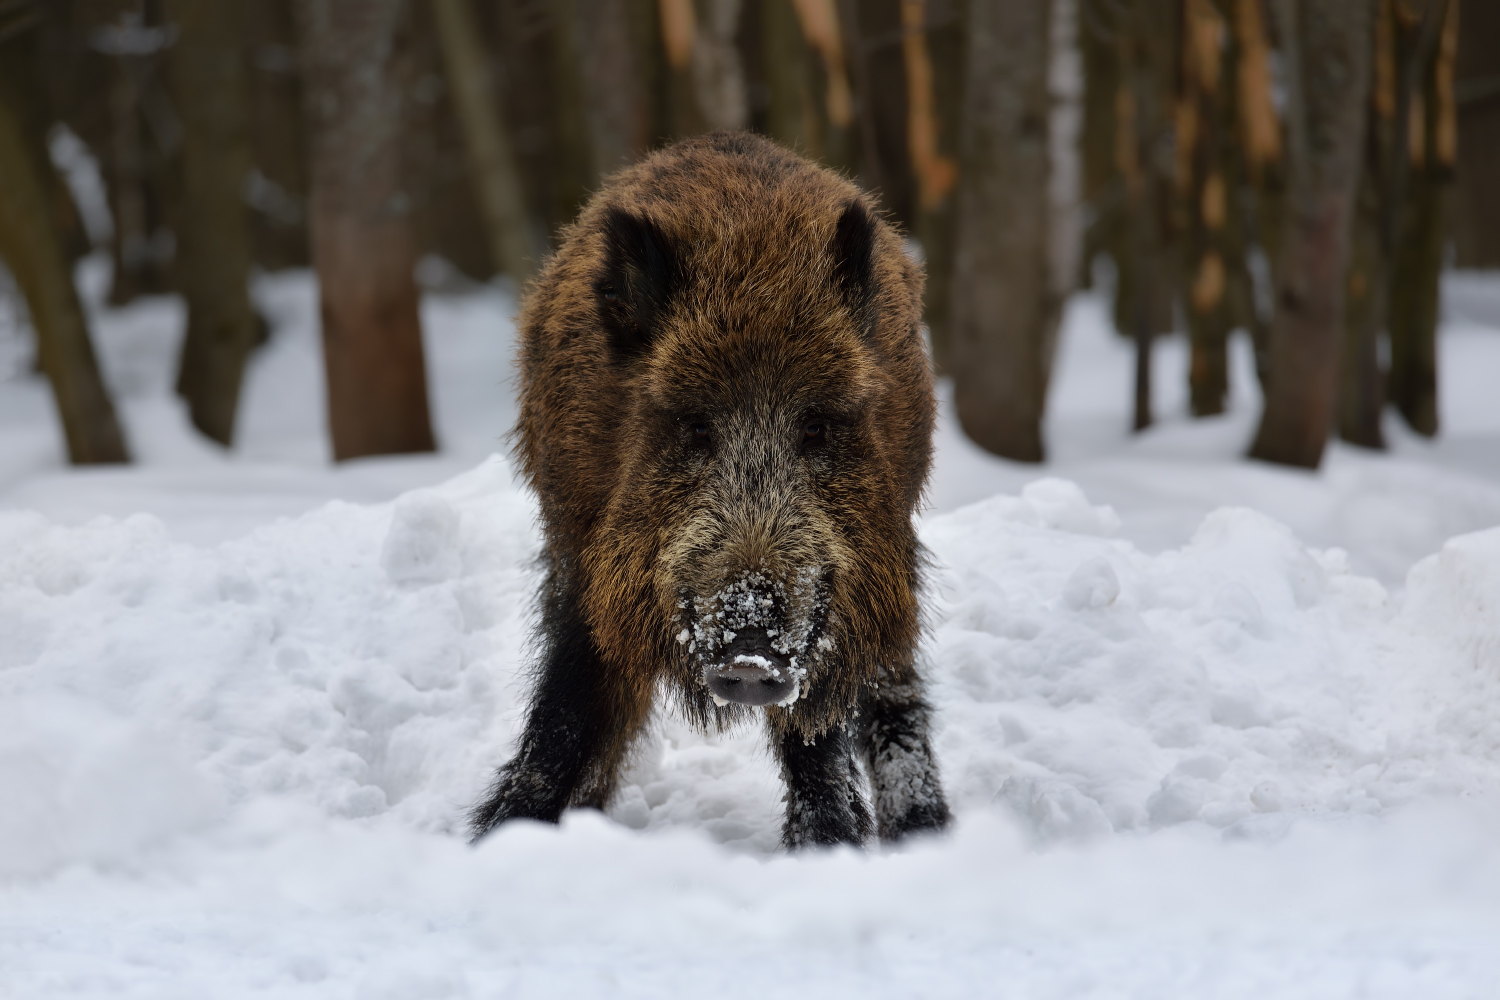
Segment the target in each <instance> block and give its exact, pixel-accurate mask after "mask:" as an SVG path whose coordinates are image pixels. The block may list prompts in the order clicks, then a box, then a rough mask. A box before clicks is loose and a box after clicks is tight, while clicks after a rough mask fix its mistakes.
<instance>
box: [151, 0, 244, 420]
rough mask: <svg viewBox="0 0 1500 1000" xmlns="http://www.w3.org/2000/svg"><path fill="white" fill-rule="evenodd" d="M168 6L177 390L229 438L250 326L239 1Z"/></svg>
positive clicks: (195, 415) (196, 0) (179, 0)
mask: <svg viewBox="0 0 1500 1000" xmlns="http://www.w3.org/2000/svg"><path fill="white" fill-rule="evenodd" d="M167 15H168V17H169V18H170V19H171V20H172V21H173V22H174V23H175V25H176V27H177V30H178V36H177V43H176V44H175V45H174V46H173V48H172V50H171V52H170V54H169V61H168V67H169V70H170V73H171V82H172V89H173V92H174V97H175V98H176V104H177V108H178V114H179V115H180V117H181V119H182V132H183V140H182V170H181V177H182V193H181V211H180V212H179V216H180V217H179V219H178V224H177V240H178V243H179V246H180V248H181V249H180V253H179V262H178V269H177V277H178V285H179V288H180V290H181V292H182V294H183V297H184V298H185V299H186V301H187V312H188V322H187V334H186V336H185V337H184V338H183V343H182V355H181V358H180V361H179V367H178V374H177V391H178V393H179V394H181V395H182V396H183V398H184V399H186V400H187V404H188V412H189V413H190V415H191V416H192V420H193V425H194V426H196V427H197V428H198V429H199V430H200V431H202V432H203V433H204V434H206V435H208V436H209V437H211V438H213V439H214V440H215V441H218V442H219V443H220V444H223V445H228V444H230V443H232V442H233V440H234V417H235V411H236V408H237V407H238V404H239V396H240V384H241V380H242V378H243V376H244V371H245V362H246V360H247V359H248V358H249V356H250V351H251V350H252V349H253V348H254V346H255V341H256V337H257V334H258V322H257V319H256V316H255V312H254V310H253V309H252V308H251V306H250V295H249V290H248V289H247V287H246V282H247V281H248V280H249V277H250V256H251V252H250V231H249V219H248V218H247V217H246V212H245V201H244V191H245V182H246V181H247V180H248V179H249V173H250V148H249V136H248V131H247V110H248V109H247V103H248V102H247V93H246V79H245V75H246V74H245V58H244V56H245V53H244V50H243V47H242V46H241V44H240V36H241V29H242V27H243V24H242V11H241V7H240V3H239V2H238V0H170V2H169V3H168V5H167Z"/></svg>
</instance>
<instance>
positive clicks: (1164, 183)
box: [1114, 0, 1177, 431]
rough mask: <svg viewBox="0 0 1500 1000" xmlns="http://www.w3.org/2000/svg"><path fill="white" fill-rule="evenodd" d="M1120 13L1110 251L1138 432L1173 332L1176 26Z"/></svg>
mask: <svg viewBox="0 0 1500 1000" xmlns="http://www.w3.org/2000/svg"><path fill="white" fill-rule="evenodd" d="M1119 11H1120V13H1119V14H1118V15H1117V22H1116V25H1115V35H1116V52H1117V55H1116V59H1117V61H1118V65H1119V70H1120V90H1119V92H1118V94H1117V95H1116V104H1115V112H1116V116H1117V118H1118V121H1117V122H1116V125H1115V167H1116V169H1117V170H1118V171H1119V174H1120V178H1121V182H1122V189H1123V190H1122V195H1123V198H1122V201H1123V206H1122V207H1123V218H1122V220H1121V224H1120V226H1119V231H1118V242H1117V243H1116V245H1115V250H1114V258H1115V269H1116V287H1115V325H1116V328H1117V329H1119V330H1120V331H1122V332H1128V333H1129V334H1130V335H1131V336H1132V337H1133V338H1134V340H1135V344H1136V362H1135V413H1134V417H1133V420H1132V427H1133V428H1134V429H1135V430H1137V431H1140V430H1144V429H1145V428H1147V427H1149V426H1150V425H1151V422H1152V403H1151V351H1152V344H1153V341H1154V340H1155V338H1156V335H1157V334H1160V333H1168V332H1170V331H1171V330H1172V329H1173V327H1174V325H1175V324H1174V322H1173V316H1172V307H1173V303H1174V302H1175V300H1176V297H1177V296H1176V286H1177V282H1176V280H1175V278H1176V268H1174V267H1172V266H1171V261H1172V255H1173V247H1172V243H1173V232H1172V228H1171V213H1170V211H1169V206H1170V204H1171V189H1172V165H1171V164H1170V163H1169V162H1166V161H1165V160H1164V158H1163V156H1162V150H1163V149H1165V148H1167V143H1166V142H1165V140H1166V139H1167V138H1168V137H1169V136H1170V132H1171V122H1170V105H1171V101H1172V94H1173V79H1174V77H1175V74H1174V72H1173V67H1174V66H1175V65H1176V62H1177V60H1176V59H1175V56H1176V53H1177V45H1176V41H1175V38H1176V27H1177V19H1176V18H1175V17H1174V11H1173V8H1172V5H1170V4H1167V3H1162V2H1161V0H1132V2H1131V3H1130V4H1128V5H1121V6H1120V8H1119Z"/></svg>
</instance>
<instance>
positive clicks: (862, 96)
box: [839, 0, 916, 229]
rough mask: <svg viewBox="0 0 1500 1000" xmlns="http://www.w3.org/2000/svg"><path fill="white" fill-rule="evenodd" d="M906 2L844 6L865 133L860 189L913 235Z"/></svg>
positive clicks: (849, 1)
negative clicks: (903, 10) (904, 23)
mask: <svg viewBox="0 0 1500 1000" xmlns="http://www.w3.org/2000/svg"><path fill="white" fill-rule="evenodd" d="M903 2H905V0H840V2H839V13H840V14H841V15H842V16H841V17H840V19H839V20H840V24H841V25H842V27H843V31H844V38H845V40H846V41H847V45H846V49H847V51H848V54H849V55H848V59H849V74H850V77H851V78H852V80H853V82H854V98H855V114H856V115H857V117H858V128H859V178H860V183H861V184H863V185H864V186H865V187H866V188H869V189H870V190H872V191H874V192H876V194H878V195H879V197H880V201H881V204H883V205H884V206H885V208H886V210H887V211H889V212H890V213H891V215H892V216H893V217H894V218H895V220H896V221H897V222H898V223H899V224H900V225H901V226H903V227H905V228H907V229H911V228H914V226H913V221H914V220H915V218H916V178H915V177H914V176H913V175H912V164H911V155H910V145H909V143H908V139H907V127H908V122H909V120H910V119H909V112H908V109H907V82H906V53H905V50H904V49H903V47H902V41H903V39H904V37H905V29H904V28H903V26H902V20H901V4H902V3H903Z"/></svg>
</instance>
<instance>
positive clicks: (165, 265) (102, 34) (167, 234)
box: [90, 0, 182, 305]
mask: <svg viewBox="0 0 1500 1000" xmlns="http://www.w3.org/2000/svg"><path fill="white" fill-rule="evenodd" d="M91 13H93V14H94V18H93V19H92V20H93V23H92V24H91V25H90V28H91V31H92V35H91V38H90V45H91V46H92V47H93V48H94V49H95V50H96V51H98V52H101V53H103V54H104V55H106V56H108V57H109V60H110V64H111V66H110V79H109V83H108V96H107V101H108V105H109V130H110V136H109V142H108V143H107V146H106V148H105V150H104V152H105V155H104V157H103V158H102V159H103V161H104V162H103V165H104V167H105V173H106V182H107V187H108V194H109V207H110V214H111V216H112V217H113V222H114V244H113V246H112V253H113V258H114V269H113V273H112V277H111V281H110V290H109V302H110V304H112V305H124V304H125V303H127V302H131V301H133V300H134V299H135V298H136V297H137V296H140V295H151V294H159V293H162V292H167V291H170V290H171V289H172V277H173V274H172V266H173V264H174V262H175V259H176V253H175V250H176V247H175V242H174V239H173V237H174V234H173V233H172V231H171V228H170V226H168V224H167V217H168V215H169V206H168V205H167V204H166V202H167V197H166V195H167V193H168V192H167V189H168V188H170V187H172V186H173V181H174V180H175V179H171V178H169V177H168V176H167V173H168V170H169V167H170V165H171V160H172V158H173V156H174V155H175V154H176V152H177V149H178V144H179V143H180V141H181V127H182V126H181V122H180V121H179V120H178V118H177V113H176V110H175V109H174V108H173V106H172V102H171V101H170V100H168V99H167V97H166V94H165V93H164V90H163V88H162V86H161V84H160V82H159V80H158V78H157V69H158V67H159V64H160V63H161V61H162V58H163V55H164V53H165V52H166V51H167V49H168V48H169V47H170V46H171V45H172V42H173V37H174V36H173V34H172V32H171V31H170V30H169V29H168V28H167V26H166V25H164V24H162V23H161V20H160V18H159V17H158V16H156V15H157V14H158V13H159V11H157V10H156V9H154V7H147V5H145V4H142V3H139V2H129V0H107V2H103V3H100V4H98V5H97V6H96V7H95V8H94V9H93V11H91Z"/></svg>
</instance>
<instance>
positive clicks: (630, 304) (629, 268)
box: [594, 208, 682, 361]
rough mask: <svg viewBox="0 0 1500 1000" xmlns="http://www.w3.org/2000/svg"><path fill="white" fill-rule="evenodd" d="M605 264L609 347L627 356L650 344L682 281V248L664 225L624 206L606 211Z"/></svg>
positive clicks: (601, 290)
mask: <svg viewBox="0 0 1500 1000" xmlns="http://www.w3.org/2000/svg"><path fill="white" fill-rule="evenodd" d="M602 229H603V234H604V269H603V271H602V272H601V273H600V275H599V277H598V279H597V280H596V281H595V282H594V291H595V292H596V293H597V294H598V296H599V300H600V314H601V316H602V317H603V319H604V326H605V330H606V331H607V332H608V334H609V345H610V350H611V352H612V353H613V354H614V356H615V359H616V360H618V361H628V360H630V359H631V358H634V357H636V356H637V355H639V354H640V353H642V352H643V351H645V349H646V348H647V347H649V346H650V345H651V341H652V339H653V338H654V337H655V336H656V331H657V324H658V323H659V322H660V321H661V318H662V316H663V315H664V314H665V313H666V311H667V306H668V305H669V304H670V303H671V300H672V297H673V296H674V295H676V294H677V292H678V290H679V288H680V286H681V284H682V265H681V262H680V261H679V259H678V254H677V247H676V245H675V244H674V243H673V241H672V239H671V238H670V237H668V236H667V234H666V233H664V232H662V230H661V227H659V226H658V225H657V224H656V223H654V222H652V221H651V220H650V219H648V218H646V217H645V216H642V215H634V214H632V213H630V212H627V211H625V210H624V209H622V208H610V209H608V210H606V211H605V213H604V222H603V225H602Z"/></svg>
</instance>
